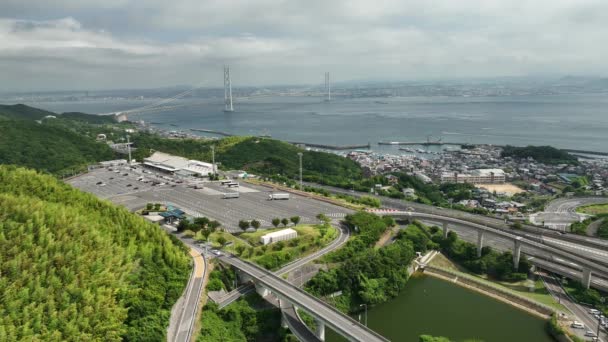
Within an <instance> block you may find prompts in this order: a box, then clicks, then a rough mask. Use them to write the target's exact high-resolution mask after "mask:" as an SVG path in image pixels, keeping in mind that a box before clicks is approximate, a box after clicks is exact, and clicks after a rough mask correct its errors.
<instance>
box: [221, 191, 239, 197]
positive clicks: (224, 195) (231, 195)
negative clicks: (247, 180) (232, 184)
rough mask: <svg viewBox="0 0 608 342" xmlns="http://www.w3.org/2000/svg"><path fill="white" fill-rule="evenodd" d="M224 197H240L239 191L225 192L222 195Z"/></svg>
mask: <svg viewBox="0 0 608 342" xmlns="http://www.w3.org/2000/svg"><path fill="white" fill-rule="evenodd" d="M222 198H224V199H225V198H239V193H238V192H225V193H224V194H223V195H222Z"/></svg>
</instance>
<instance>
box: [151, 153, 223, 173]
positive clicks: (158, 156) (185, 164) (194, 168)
mask: <svg viewBox="0 0 608 342" xmlns="http://www.w3.org/2000/svg"><path fill="white" fill-rule="evenodd" d="M143 164H144V166H146V167H149V168H151V169H154V170H156V171H160V172H165V173H169V174H174V175H180V176H202V177H205V176H207V175H209V174H210V173H213V164H211V163H205V162H202V161H198V160H189V159H187V158H183V157H178V156H174V155H171V154H168V153H163V152H154V153H153V154H152V155H151V156H150V157H148V158H145V159H144V162H143Z"/></svg>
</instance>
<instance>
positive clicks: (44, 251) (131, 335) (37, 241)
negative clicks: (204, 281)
mask: <svg viewBox="0 0 608 342" xmlns="http://www.w3.org/2000/svg"><path fill="white" fill-rule="evenodd" d="M189 262H190V261H189V258H188V256H187V252H186V250H185V247H183V245H181V244H180V243H179V242H176V241H172V240H171V238H170V237H169V236H168V235H166V233H165V232H163V231H162V230H161V229H159V228H158V227H156V226H154V225H152V224H149V223H146V222H145V221H144V220H143V219H141V218H139V217H137V216H135V215H132V214H131V213H129V212H128V211H127V210H126V209H124V208H119V207H116V206H114V205H112V204H110V203H108V202H105V201H101V200H98V199H97V198H95V197H94V196H92V195H90V194H86V193H83V192H80V191H78V190H76V189H74V188H72V187H70V186H69V185H66V184H63V183H61V182H59V181H57V180H56V179H55V178H53V177H52V176H49V175H42V174H38V173H36V172H35V171H32V170H27V169H23V168H16V167H12V166H0V274H1V275H2V276H1V277H0V294H1V295H0V341H120V340H125V341H161V340H164V339H165V334H166V326H167V324H168V322H169V320H168V318H169V316H170V310H171V307H172V305H173V303H174V302H175V301H176V300H177V298H178V297H179V295H180V293H181V292H182V291H183V289H184V287H185V284H186V282H187V278H188V275H189V271H190V267H189Z"/></svg>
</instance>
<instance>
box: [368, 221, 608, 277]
mask: <svg viewBox="0 0 608 342" xmlns="http://www.w3.org/2000/svg"><path fill="white" fill-rule="evenodd" d="M375 212H376V213H378V214H382V213H381V212H378V211H375ZM383 214H385V215H389V216H392V217H394V218H408V219H418V220H426V221H433V222H439V223H441V224H442V226H443V236H444V238H446V237H447V235H448V231H449V224H457V225H460V226H465V227H468V228H471V229H474V230H476V231H477V234H478V235H477V255H478V256H481V249H482V248H483V242H484V237H485V234H493V235H496V236H498V237H501V238H504V239H508V240H512V241H513V266H514V267H515V268H517V267H518V266H519V260H520V257H521V248H522V246H527V247H529V248H530V249H531V250H537V251H541V252H545V253H547V254H548V255H550V256H552V257H559V258H561V259H563V260H566V261H569V262H572V263H575V264H576V265H578V266H580V267H581V268H582V277H581V282H582V283H583V285H584V286H585V287H586V288H589V286H590V285H591V280H592V274H594V273H595V274H598V275H602V276H604V277H608V267H606V266H603V265H600V264H598V263H596V262H594V261H591V260H588V259H585V258H583V257H580V256H577V255H574V254H573V253H569V252H567V251H564V250H562V249H558V248H554V247H551V246H547V245H544V244H542V243H540V242H536V241H532V240H530V239H528V238H525V237H522V236H518V235H515V234H512V233H509V232H506V231H503V230H500V229H496V228H489V227H487V226H484V225H481V224H478V223H473V222H468V221H464V220H460V219H456V218H452V217H447V216H441V215H435V214H425V213H418V212H410V211H386V212H384V213H383ZM526 254H529V255H531V256H536V257H542V256H541V255H538V254H535V253H533V252H527V253H526ZM564 275H565V276H568V277H572V274H564Z"/></svg>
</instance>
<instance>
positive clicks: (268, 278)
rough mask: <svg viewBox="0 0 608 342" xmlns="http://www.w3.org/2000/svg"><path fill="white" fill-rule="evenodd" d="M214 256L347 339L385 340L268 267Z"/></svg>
mask: <svg viewBox="0 0 608 342" xmlns="http://www.w3.org/2000/svg"><path fill="white" fill-rule="evenodd" d="M218 259H219V260H220V261H222V262H224V263H226V264H229V265H232V266H234V267H236V268H238V269H240V270H242V271H244V272H245V273H247V274H248V275H250V276H251V277H252V278H254V279H255V280H256V281H257V282H259V283H260V284H261V285H263V286H264V287H265V288H267V289H268V290H269V291H271V292H272V293H273V294H274V295H276V296H278V297H279V298H280V299H283V300H286V301H289V302H290V303H292V304H293V305H296V306H297V307H299V308H301V309H303V310H305V311H307V312H308V313H310V314H312V315H314V316H315V317H317V318H318V319H321V320H322V321H323V322H324V323H325V324H326V325H327V326H329V327H331V328H332V329H333V330H334V331H336V332H337V333H339V334H340V335H342V336H344V337H346V338H348V339H350V340H354V341H365V342H374V341H388V340H387V339H386V338H384V337H382V336H381V335H379V334H378V333H376V332H374V331H373V330H371V329H368V328H367V327H365V326H363V325H361V324H360V323H359V322H357V321H355V320H354V319H352V318H350V317H348V316H347V315H344V314H343V313H341V312H340V311H338V310H337V309H335V308H334V307H332V306H331V305H329V304H327V303H325V302H323V301H321V300H320V299H318V298H316V297H314V296H312V295H310V294H308V293H306V292H304V291H302V290H301V289H299V288H298V287H296V286H294V285H291V284H289V283H288V282H287V281H285V280H284V279H282V278H281V277H278V276H276V275H275V274H273V273H271V272H269V271H266V270H264V269H262V268H260V267H258V266H256V265H254V264H251V263H248V262H245V261H243V260H240V259H239V258H237V257H234V256H232V255H222V256H219V257H218Z"/></svg>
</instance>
